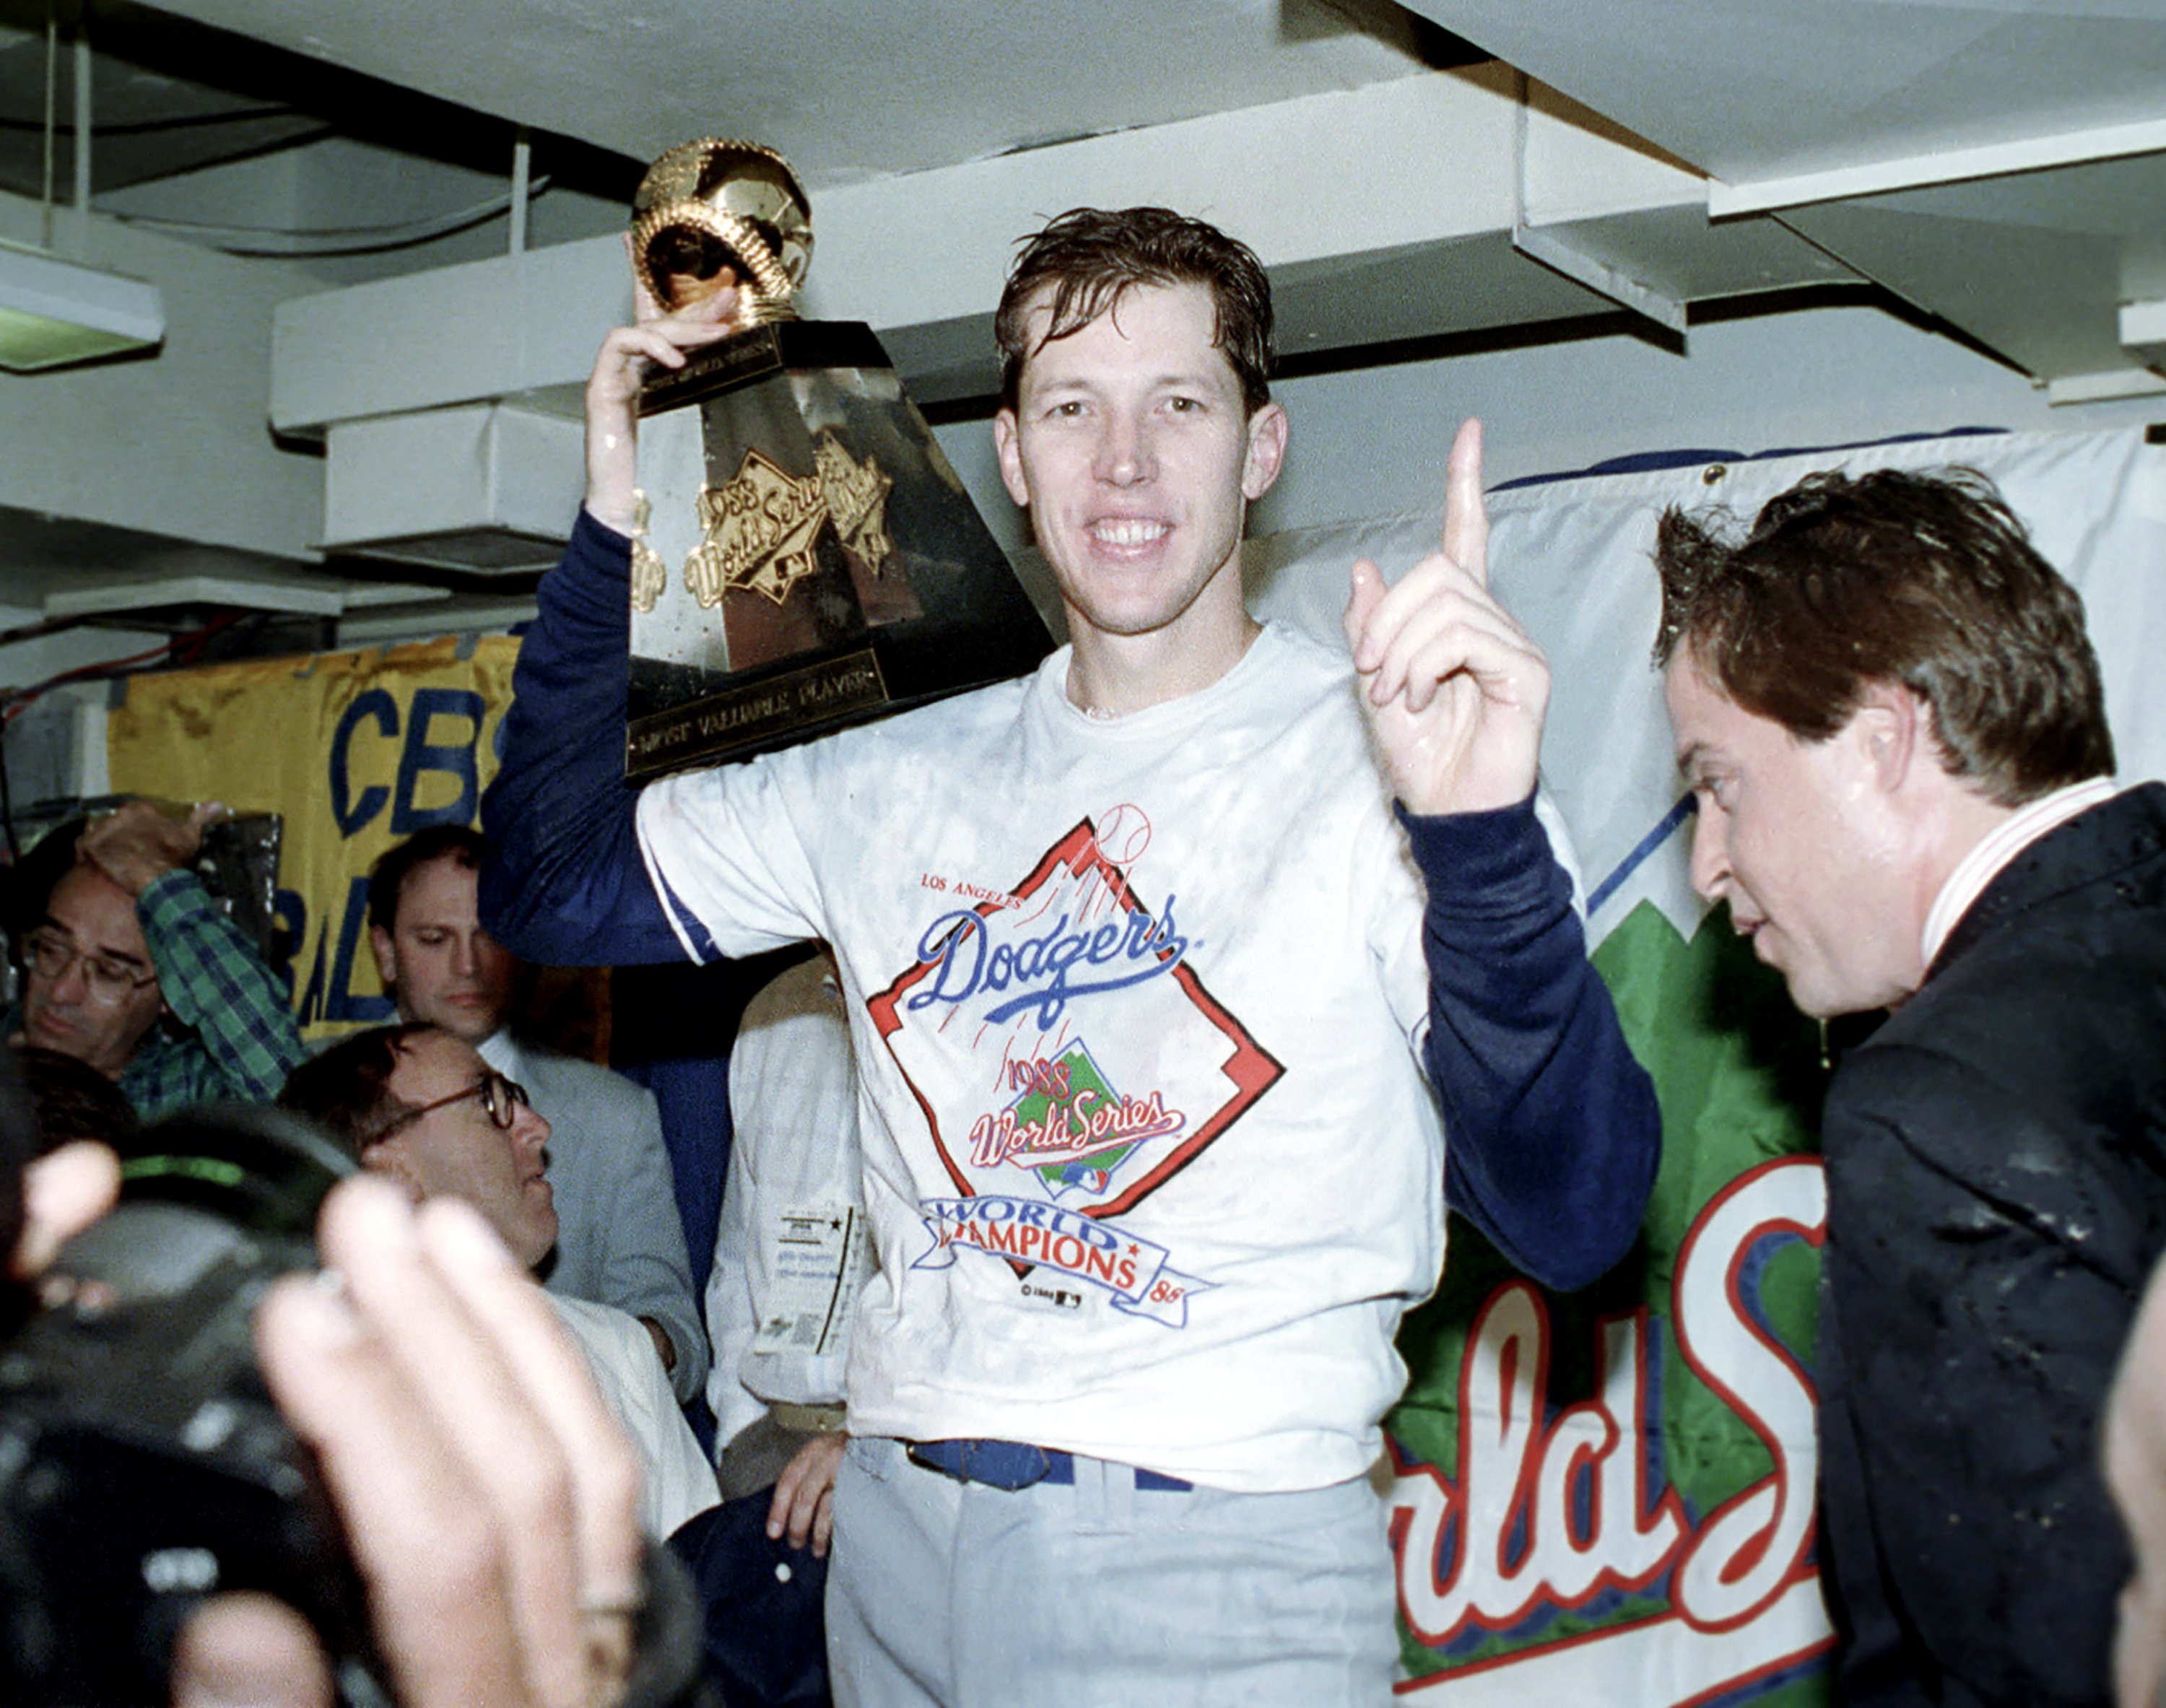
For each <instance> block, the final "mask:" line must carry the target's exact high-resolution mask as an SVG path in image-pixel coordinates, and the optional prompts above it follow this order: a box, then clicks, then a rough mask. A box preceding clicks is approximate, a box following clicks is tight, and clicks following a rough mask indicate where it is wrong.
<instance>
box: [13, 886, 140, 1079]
mask: <svg viewBox="0 0 2166 1708" xmlns="http://www.w3.org/2000/svg"><path fill="white" fill-rule="evenodd" d="M45 932H46V933H48V934H50V936H49V941H52V942H54V943H56V944H58V945H59V946H61V948H62V949H67V950H72V951H73V954H72V956H71V957H68V956H64V955H62V954H61V953H59V952H50V951H49V955H50V958H52V959H55V960H64V962H65V964H64V965H61V967H59V968H58V969H57V970H56V971H50V972H47V971H41V970H40V967H39V966H38V965H37V964H35V963H34V964H33V965H32V966H31V968H30V974H29V981H28V984H27V987H26V989H25V991H24V998H23V1036H24V1038H25V1039H26V1040H27V1041H29V1042H30V1043H33V1044H35V1045H38V1046H40V1047H41V1048H44V1049H47V1050H57V1051H59V1052H61V1054H62V1055H64V1056H73V1057H76V1058H77V1060H78V1061H81V1062H87V1063H88V1064H89V1065H90V1066H91V1067H92V1068H96V1069H98V1072H99V1073H103V1074H104V1075H105V1076H106V1077H107V1078H114V1079H117V1078H119V1076H120V1072H121V1070H122V1069H123V1068H125V1067H126V1066H127V1065H128V1063H129V1061H130V1059H132V1058H133V1057H134V1056H135V1052H136V1050H137V1048H138V1047H139V1046H140V1045H141V1044H142V1041H143V1039H144V1037H145V1035H146V1034H147V1033H148V1032H149V1031H150V1030H151V1027H152V1026H153V1025H156V1023H157V1019H158V1013H159V1010H161V1009H162V1008H163V1007H164V1006H165V999H164V997H163V996H162V995H161V994H160V992H159V989H158V980H157V977H156V967H153V966H152V964H151V948H150V945H149V944H147V943H145V941H143V927H142V925H140V923H138V921H137V920H136V918H135V898H134V897H133V896H131V895H129V894H128V892H127V891H126V890H124V889H123V888H121V887H120V886H119V884H117V883H114V881H113V880H112V879H111V878H108V877H106V876H105V874H104V873H103V872H98V871H96V870H95V869H93V868H92V867H87V866H78V867H74V868H73V869H72V870H71V871H70V872H67V873H66V875H65V876H63V877H62V878H61V881H60V882H59V883H56V884H55V885H54V886H53V893H52V897H51V899H50V900H49V901H48V902H47V903H46V904H45ZM138 981H140V982H138Z"/></svg>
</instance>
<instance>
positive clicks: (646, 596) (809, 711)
mask: <svg viewBox="0 0 2166 1708" xmlns="http://www.w3.org/2000/svg"><path fill="white" fill-rule="evenodd" d="M640 414H641V416H642V426H641V430H640V451H639V477H640V488H641V492H642V498H643V507H642V508H643V516H642V525H641V528H640V530H639V533H638V535H637V537H636V538H635V540H634V541H633V564H632V619H631V658H630V661H629V662H630V700H629V705H628V713H629V716H628V720H627V727H626V742H625V775H626V777H627V778H631V779H633V780H638V779H642V778H648V777H653V776H657V775H659V774H661V773H662V772H668V771H674V770H680V769H683V768H684V767H688V766H692V765H700V764H712V763H715V762H720V761H723V760H732V759H742V758H748V757H750V756H753V754H756V753H759V752H763V751H768V750H769V749H772V748H775V747H780V746H788V745H790V744H791V743H793V742H796V741H806V740H809V739H811V738H812V737H813V736H816V735H824V734H826V733H827V732H828V731H829V730H835V729H839V728H842V727H843V726H845V725H851V724H858V723H863V722H864V721H866V720H868V719H870V718H875V717H880V716H885V715H886V714H889V713H891V712H895V711H900V710H902V709H906V708H907V707H910V706H913V705H920V704H925V703H926V702H927V701H929V700H933V699H938V698H941V697H943V695H947V694H952V693H962V692H964V690H966V689H969V688H979V687H982V686H984V685H985V684H986V683H991V682H997V681H1001V680H1003V679H1005V678H1006V677H1013V676H1018V675H1021V674H1022V673H1023V672H1027V671H1028V670H1030V669H1032V668H1033V667H1035V666H1036V665H1037V664H1038V661H1039V660H1041V659H1042V658H1043V657H1044V656H1045V655H1046V654H1047V653H1048V652H1049V651H1051V650H1052V644H1053V643H1052V640H1051V638H1050V636H1049V635H1047V633H1046V630H1045V625H1044V624H1043V622H1042V621H1041V620H1040V619H1039V618H1038V612H1037V610H1036V608H1035V607H1033V605H1032V604H1031V603H1030V600H1029V598H1028V595H1026V594H1025V593H1024V592H1023V590H1022V585H1021V584H1020V583H1018V582H1017V580H1016V577H1015V572H1014V571H1013V570H1012V568H1011V567H1009V565H1008V561H1007V559H1006V556H1005V555H1004V554H1003V553H1002V552H1001V549H1000V547H999V546H998V545H997V544H996V542H995V540H993V537H992V535H991V532H990V531H989V530H987V529H986V527H985V522H984V519H982V518H981V517H980V515H979V514H978V513H977V510H976V509H975V506H973V505H972V503H970V499H969V495H968V494H967V493H965V492H964V490H963V487H962V483H961V482H960V481H959V480H958V479H957V477H956V476H955V472H954V469H953V468H952V467H949V465H948V460H947V458H946V457H945V456H943V454H942V452H941V450H940V447H939V445H938V442H937V441H936V440H934V439H933V437H932V430H930V429H929V428H928V427H927V425H926V424H925V419H924V417H922V415H920V414H918V413H917V409H916V408H915V407H914V406H913V405H912V404H911V402H910V400H909V398H907V397H906V395H904V393H903V390H902V386H901V382H900V380H898V379H897V377H895V371H894V369H893V367H892V366H891V365H890V363H889V362H888V360H887V357H886V355H885V352H884V351H882V350H881V349H880V342H879V340H877V339H876V338H874V336H873V334H872V331H871V329H869V327H866V326H864V325H862V324H856V323H839V324H838V323H832V322H821V321H779V322H776V323H774V324H769V325H764V326H759V327H755V328H753V329H750V330H748V331H746V332H742V333H739V334H737V335H735V336H733V337H731V338H728V339H726V340H723V341H722V342H721V343H719V344H716V345H711V346H710V347H708V348H707V349H705V350H703V351H698V352H696V353H695V355H694V356H692V358H691V359H690V360H689V361H688V362H687V363H686V364H685V366H684V367H683V368H681V369H678V370H675V371H674V372H666V373H659V374H657V375H656V376H654V377H652V379H650V381H649V382H647V387H645V388H644V390H643V391H642V396H641V402H640Z"/></svg>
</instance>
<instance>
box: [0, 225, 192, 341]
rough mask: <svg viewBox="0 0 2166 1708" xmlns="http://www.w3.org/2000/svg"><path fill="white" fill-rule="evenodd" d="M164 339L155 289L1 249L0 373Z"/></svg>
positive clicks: (162, 306) (41, 255)
mask: <svg viewBox="0 0 2166 1708" xmlns="http://www.w3.org/2000/svg"><path fill="white" fill-rule="evenodd" d="M165 336H166V303H165V299H164V298H162V297H161V296H160V295H159V294H158V287H156V285H146V284H145V283H144V282H142V281H141V280H140V279H124V278H122V277H120V276H119V274H118V273H107V272H100V271H98V270H97V269H96V268H94V267H87V266H77V264H76V263H75V262H73V261H61V259H59V258H58V257H57V256H51V255H48V254H46V253H45V251H44V250H34V249H18V248H15V247H13V245H0V367H5V368H12V369H13V370H14V371H15V372H17V373H33V372H36V371H37V370H38V369H40V368H47V367H62V366H66V365H67V364H68V363H70V362H77V361H94V360H95V359H97V358H98V357H99V356H117V355H118V354H119V353H120V352H121V351H125V350H141V349H144V348H145V347H147V346H149V345H155V344H158V343H161V342H162V341H163V340H164V339H165Z"/></svg>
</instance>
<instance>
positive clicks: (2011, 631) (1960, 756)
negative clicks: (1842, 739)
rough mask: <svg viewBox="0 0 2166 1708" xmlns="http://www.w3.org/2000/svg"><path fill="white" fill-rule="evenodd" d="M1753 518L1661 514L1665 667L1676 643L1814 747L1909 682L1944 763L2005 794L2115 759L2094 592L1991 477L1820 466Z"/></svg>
mask: <svg viewBox="0 0 2166 1708" xmlns="http://www.w3.org/2000/svg"><path fill="white" fill-rule="evenodd" d="M1740 532H1741V530H1739V528H1738V527H1737V525H1736V523H1735V519H1734V518H1732V517H1731V516H1730V514H1729V513H1727V512H1726V511H1721V510H1716V511H1711V512H1703V513H1698V514H1687V513H1686V512H1685V511H1683V510H1681V509H1675V508H1672V509H1669V510H1667V511H1665V512H1664V513H1663V515H1662V519H1661V524H1660V525H1659V527H1658V528H1657V530H1656V545H1655V566H1656V569H1657V570H1658V571H1659V572H1661V582H1662V618H1661V630H1659V632H1658V634H1657V635H1656V641H1655V662H1656V666H1657V667H1665V666H1667V664H1668V663H1669V662H1670V661H1671V659H1672V657H1674V656H1676V655H1677V653H1678V651H1680V650H1682V651H1685V652H1686V653H1688V654H1689V655H1690V664H1691V666H1692V667H1694V668H1697V669H1698V671H1699V672H1700V673H1701V674H1702V676H1703V677H1705V679H1706V680H1707V681H1708V683H1709V684H1710V685H1711V686H1712V687H1714V688H1717V689H1719V690H1720V692H1721V693H1723V694H1724V695H1725V696H1726V697H1727V698H1729V699H1730V700H1731V701H1732V702H1733V703H1735V704H1737V705H1738V706H1741V707H1742V708H1743V709H1745V710H1746V711H1747V712H1750V713H1752V714H1755V715H1756V716H1758V717H1763V718H1769V719H1772V720H1774V721H1775V722H1776V723H1778V724H1780V725H1782V726H1783V728H1784V729H1786V730H1788V731H1789V732H1790V733H1791V734H1792V735H1795V736H1797V737H1799V739H1800V740H1803V741H1825V739H1826V738H1827V737H1829V736H1831V735H1834V734H1835V733H1836V731H1837V730H1841V728H1842V727H1843V726H1844V725H1846V724H1847V723H1848V722H1849V721H1850V720H1851V717H1852V714H1854V713H1855V712H1856V711H1857V709H1858V706H1859V704H1861V702H1862V699H1863V698H1864V695H1865V693H1866V692H1867V690H1868V688H1869V687H1870V686H1871V685H1872V684H1873V683H1901V684H1902V685H1903V686H1904V687H1905V688H1909V689H1910V691H1911V692H1912V693H1915V694H1916V695H1917V696H1918V698H1920V699H1921V700H1923V701H1924V702H1925V703H1926V704H1927V705H1928V706H1929V707H1931V709H1932V714H1933V733H1934V735H1935V737H1936V741H1938V744H1939V746H1940V751H1941V763H1942V765H1943V766H1944V767H1945V768H1946V769H1947V771H1948V772H1950V773H1951V774H1952V775H1953V776H1956V777H1960V778H1966V779H1968V780H1969V781H1971V782H1972V783H1975V784H1976V786H1977V787H1978V788H1979V790H1980V791H1982V792H1983V793H1984V794H1985V795H1986V796H1987V797H1988V798H1989V799H1991V800H1993V801H1994V802H1996V803H1997V804H2000V805H2002V806H2009V807H2014V806H2021V805H2022V804H2024V803H2026V802H2027V801H2032V800H2036V799H2038V798H2039V797H2041V796H2042V795H2045V794H2049V793H2052V791H2053V790H2054V789H2057V788H2062V787H2063V786H2065V785H2066V784H2068V783H2080V782H2082V781H2084V779H2085V778H2092V777H2099V776H2105V775H2109V774H2111V772H2112V771H2113V768H2114V756H2113V736H2112V734H2111V731H2110V730H2108V729H2107V727H2106V719H2105V691H2104V689H2103V688H2102V687H2101V685H2100V677H2099V665H2098V655H2097V654H2096V653H2095V652H2094V651H2092V649H2091V643H2090V638H2089V635H2087V634H2086V633H2085V632H2084V604H2083V600H2082V598H2081V597H2080V596H2079V594H2078V593H2077V592H2076V590H2075V588H2073V587H2071V586H2070V585H2069V584H2068V582H2067V581H2066V580H2065V579H2064V578H2063V577H2062V576H2061V574H2060V573H2059V572H2058V571H2056V570H2055V569H2054V568H2053V567H2052V565H2051V564H2049V563H2047V561H2046V560H2045V559H2044V558H2043V557H2042V556H2040V555H2039V553H2038V551H2037V548H2036V547H2035V546H2032V545H2031V538H2030V535H2029V532H2028V530H2026V529H2025V527H2024V525H2023V524H2022V523H2021V521H2020V520H2019V519H2017V518H2016V516H2015V513H2014V512H2013V511H2012V510H2010V509H2009V508H2008V505H2007V503H2006V502H2005V500H2003V499H2002V498H2001V496H2000V493H1999V491H1998V490H1997V489H1996V488H1994V484H1993V482H1991V481H1989V480H1988V479H1987V478H1986V477H1984V475H1982V474H1979V473H1978V472H1976V471H1975V470H1972V469H1955V470H1952V471H1950V472H1947V473H1946V474H1942V475H1937V476H1936V475H1925V474H1916V473H1912V472H1909V471H1906V470H1902V469H1879V470H1876V471H1874V472H1872V473H1870V474H1863V475H1857V476H1851V475H1846V474H1842V473H1839V472H1828V473H1823V474H1815V475H1809V476H1808V477H1806V478H1805V479H1804V480H1803V481H1801V482H1799V483H1798V484H1797V485H1796V486H1795V487H1793V488H1791V489H1790V490H1789V491H1788V492H1786V493H1782V494H1780V495H1779V496H1778V497H1776V498H1771V499H1769V500H1768V502H1767V503H1766V504H1765V505H1763V506H1762V509H1761V511H1760V514H1758V515H1757V516H1756V517H1755V518H1754V519H1753V520H1752V525H1751V528H1750V529H1749V530H1742V537H1738V536H1739V535H1740Z"/></svg>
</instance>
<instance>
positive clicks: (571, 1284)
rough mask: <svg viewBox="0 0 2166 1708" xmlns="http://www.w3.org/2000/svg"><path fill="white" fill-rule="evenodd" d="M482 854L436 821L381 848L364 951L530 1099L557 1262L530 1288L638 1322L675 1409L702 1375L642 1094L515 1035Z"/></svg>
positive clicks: (389, 983)
mask: <svg viewBox="0 0 2166 1708" xmlns="http://www.w3.org/2000/svg"><path fill="white" fill-rule="evenodd" d="M487 848H488V845H487V844H486V843H485V842H483V840H482V838H481V836H480V834H479V833H478V831H475V830H469V829H468V828H467V826H465V825H433V826H431V828H430V829H428V830H422V831H420V832H419V833H418V834H416V835H415V836H409V837H408V838H407V839H406V840H405V841H403V842H399V843H396V844H394V846H392V847H391V848H389V849H388V850H387V851H385V852H384V854H383V857H382V858H380V859H379V860H378V861H377V862H376V864H375V867H373V868H372V870H371V871H370V872H369V875H368V941H369V944H370V946H371V947H372V949H373V950H374V951H375V953H376V965H377V970H378V973H380V974H381V975H382V977H383V988H384V990H385V993H386V994H388V995H389V996H390V998H391V999H392V1000H393V1001H394V1002H395V1003H396V1004H398V1007H399V1019H400V1020H425V1021H427V1022H428V1023H429V1024H430V1025H437V1026H441V1027H442V1028H443V1029H444V1030H445V1031H447V1032H449V1033H451V1034H452V1036H454V1037H459V1038H463V1039H465V1040H466V1041H467V1042H468V1043H469V1044H472V1045H473V1046H474V1048H475V1049H476V1050H478V1051H479V1052H480V1053H481V1057H482V1060H483V1061H484V1062H488V1063H489V1066H490V1067H492V1068H495V1069H496V1070H497V1071H498V1072H499V1073H505V1074H509V1075H510V1077H511V1078H514V1079H516V1080H518V1081H519V1083H520V1084H522V1085H524V1086H526V1087H527V1088H528V1089H529V1090H530V1091H531V1092H532V1094H533V1096H534V1102H535V1105H536V1108H538V1109H539V1110H541V1111H542V1113H543V1114H544V1115H547V1117H548V1120H549V1124H550V1125H552V1127H554V1128H555V1129H556V1131H557V1140H556V1143H555V1145H554V1147H553V1148H552V1153H551V1159H550V1178H551V1180H552V1183H554V1185H555V1187H556V1190H557V1223H558V1226H557V1255H556V1258H555V1260H554V1262H553V1263H552V1264H551V1265H550V1267H549V1268H548V1270H547V1274H546V1276H545V1277H544V1280H543V1284H544V1285H545V1286H547V1288H548V1289H549V1290H550V1291H551V1292H552V1293H560V1294H568V1295H569V1296H571V1297H572V1298H574V1299H598V1300H600V1302H601V1303H602V1304H605V1305H615V1306H617V1307H618V1308H619V1309H621V1310H627V1311H629V1312H631V1315H634V1316H636V1317H637V1318H638V1319H639V1320H640V1321H641V1322H642V1323H643V1324H645V1325H646V1327H647V1333H648V1334H649V1335H651V1336H652V1337H653V1340H654V1349H655V1351H656V1352H659V1353H660V1354H661V1355H662V1364H663V1368H664V1369H666V1370H668V1372H669V1385H670V1386H671V1387H672V1388H673V1389H675V1390H676V1394H677V1397H678V1399H679V1400H691V1399H693V1398H694V1397H695V1396H696V1395H697V1394H699V1393H700V1391H701V1389H702V1388H703V1386H704V1385H705V1382H706V1379H707V1337H706V1334H705V1331H704V1330H703V1329H702V1328H701V1326H700V1314H699V1310H698V1307H697V1306H696V1305H695V1302H694V1300H693V1297H692V1264H691V1259H690V1257H689V1255H688V1253H687V1252H686V1250H685V1246H684V1225H683V1223H682V1222H681V1221H680V1220H679V1218H678V1213H677V1195H676V1189H675V1185H674V1181H673V1178H672V1176H671V1173H670V1168H669V1152H668V1147H666V1146H665V1145H664V1143H663V1136H662V1114H661V1111H660V1110H659V1109H658V1108H657V1107H656V1105H655V1101H654V1094H652V1092H650V1091H648V1090H647V1089H646V1088H645V1087H643V1086H641V1085H637V1084H635V1083H632V1081H631V1080H630V1079H627V1078H626V1077H625V1076H624V1075H623V1074H621V1073H612V1072H611V1071H610V1069H608V1068H604V1067H602V1066H600V1064H598V1063H596V1062H587V1061H582V1060H580V1059H579V1058H578V1057H573V1056H567V1055H564V1054H563V1053H561V1052H557V1051H555V1050H551V1049H547V1048H545V1047H544V1046H542V1045H540V1044H538V1043H536V1042H535V1041H533V1040H531V1039H530V1038H524V1037H520V1036H515V1035H514V1033H513V1031H512V1030H511V1028H510V1025H508V1024H507V1021H508V1020H509V1019H510V1013H511V1008H512V987H513V980H514V978H515V975H516V974H517V973H518V970H519V962H517V961H516V960H515V959H514V958H513V957H512V954H511V952H510V950H508V949H505V948H504V947H503V946H501V945H499V943H498V942H497V941H496V940H495V939H494V937H492V936H489V933H488V932H487V931H485V930H483V929H482V926H481V921H480V920H479V919H478V917H477V916H476V915H475V912H474V874H475V872H476V871H477V870H478V868H479V867H480V865H481V862H482V857H483V854H484V853H485V852H486V851H487Z"/></svg>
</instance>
